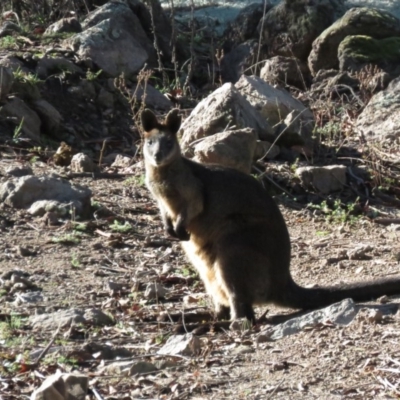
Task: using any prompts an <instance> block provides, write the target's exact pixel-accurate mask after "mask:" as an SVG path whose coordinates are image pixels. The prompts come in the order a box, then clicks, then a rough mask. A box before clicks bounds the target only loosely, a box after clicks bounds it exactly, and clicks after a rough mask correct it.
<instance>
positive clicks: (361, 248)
mask: <svg viewBox="0 0 400 400" xmlns="http://www.w3.org/2000/svg"><path fill="white" fill-rule="evenodd" d="M372 250H373V248H372V247H371V246H369V245H362V244H361V245H358V246H356V247H355V248H353V249H349V250H347V252H346V255H347V257H348V258H349V260H371V259H372V256H370V255H368V254H367V253H369V252H371V251H372Z"/></svg>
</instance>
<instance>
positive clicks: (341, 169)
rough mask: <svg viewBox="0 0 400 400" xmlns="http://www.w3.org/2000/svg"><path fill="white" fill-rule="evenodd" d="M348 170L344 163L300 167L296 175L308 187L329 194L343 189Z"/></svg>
mask: <svg viewBox="0 0 400 400" xmlns="http://www.w3.org/2000/svg"><path fill="white" fill-rule="evenodd" d="M346 171H347V168H346V167H345V166H344V165H329V166H326V167H300V168H297V169H296V175H297V176H298V177H299V178H300V180H301V184H302V185H303V186H304V187H305V188H306V189H312V190H316V191H317V192H321V193H323V194H328V193H331V192H336V191H338V190H342V189H343V187H344V185H345V184H346Z"/></svg>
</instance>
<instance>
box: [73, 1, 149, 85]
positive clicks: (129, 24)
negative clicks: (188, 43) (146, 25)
mask: <svg viewBox="0 0 400 400" xmlns="http://www.w3.org/2000/svg"><path fill="white" fill-rule="evenodd" d="M83 28H84V31H83V32H82V33H78V34H76V35H74V36H73V37H72V38H69V39H66V44H67V45H69V46H71V47H72V49H73V50H74V51H76V52H77V53H78V55H79V56H80V57H81V58H88V59H91V60H92V61H93V62H94V63H95V64H96V65H97V66H98V67H99V68H100V69H102V70H103V71H104V72H105V73H107V74H109V75H111V76H113V77H117V76H119V75H121V74H122V73H124V74H125V75H126V76H127V77H131V76H133V75H134V74H136V73H137V72H139V70H140V69H141V68H142V67H143V65H144V64H145V63H148V64H149V66H152V65H155V61H156V54H155V50H154V49H153V45H152V43H151V41H150V40H149V39H148V37H147V36H146V33H145V32H144V30H143V28H142V26H141V24H140V21H139V19H138V18H137V16H136V15H135V14H134V13H133V12H132V11H131V9H130V8H129V6H128V5H127V4H126V3H122V2H108V3H106V4H105V5H104V6H102V7H99V8H97V9H96V10H95V11H93V12H92V13H91V14H89V16H88V17H87V18H86V19H85V21H84V22H83Z"/></svg>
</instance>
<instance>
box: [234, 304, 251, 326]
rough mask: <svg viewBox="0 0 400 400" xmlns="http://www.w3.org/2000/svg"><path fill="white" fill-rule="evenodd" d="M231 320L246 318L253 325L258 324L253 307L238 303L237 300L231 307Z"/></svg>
mask: <svg viewBox="0 0 400 400" xmlns="http://www.w3.org/2000/svg"><path fill="white" fill-rule="evenodd" d="M231 311H232V312H231V318H232V320H235V319H239V318H246V319H248V320H249V321H251V323H252V324H255V322H256V316H255V314H254V310H253V306H252V305H251V304H249V303H245V302H241V301H237V300H236V299H233V300H232V305H231Z"/></svg>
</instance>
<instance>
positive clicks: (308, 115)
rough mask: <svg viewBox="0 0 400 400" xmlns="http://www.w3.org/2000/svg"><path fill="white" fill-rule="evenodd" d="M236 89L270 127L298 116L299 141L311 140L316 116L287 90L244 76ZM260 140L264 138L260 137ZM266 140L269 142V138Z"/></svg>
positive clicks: (255, 77)
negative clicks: (291, 116) (290, 116)
mask: <svg viewBox="0 0 400 400" xmlns="http://www.w3.org/2000/svg"><path fill="white" fill-rule="evenodd" d="M235 87H236V88H237V89H238V91H239V92H240V93H241V94H242V95H243V96H244V97H245V98H246V99H247V100H248V101H249V103H250V104H251V105H252V106H253V107H254V108H255V109H256V110H258V111H259V113H260V114H261V115H262V117H263V118H265V119H266V120H267V121H268V123H269V125H270V126H274V125H277V124H279V123H282V121H283V120H284V119H285V118H286V117H287V116H288V115H289V114H290V113H292V112H293V114H292V115H293V117H297V116H298V118H297V120H298V123H299V126H301V130H299V131H298V132H297V136H298V139H299V141H301V142H307V141H310V140H311V132H312V129H313V127H314V116H313V114H312V112H311V111H310V110H309V109H307V108H306V107H304V105H303V104H302V103H301V102H300V101H298V100H296V99H295V98H294V97H293V96H292V95H291V94H290V93H289V92H288V91H287V90H285V89H282V88H274V87H273V86H271V85H269V84H268V83H267V82H265V81H264V80H262V79H261V78H259V77H257V76H244V75H243V76H242V77H241V78H240V80H239V81H238V82H237V83H236V85H235ZM278 133H279V132H278ZM275 134H276V133H275ZM260 139H264V138H263V137H261V136H260ZM265 139H266V140H268V139H267V138H265ZM283 139H284V137H282V138H281V139H280V140H278V142H277V143H278V144H279V143H280V141H282V140H283ZM272 142H273V140H272ZM296 144H298V143H296Z"/></svg>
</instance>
